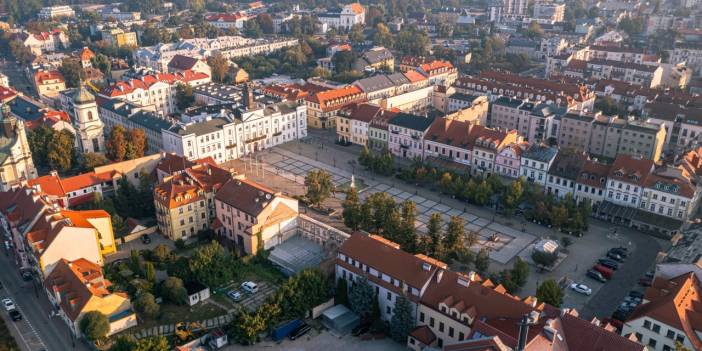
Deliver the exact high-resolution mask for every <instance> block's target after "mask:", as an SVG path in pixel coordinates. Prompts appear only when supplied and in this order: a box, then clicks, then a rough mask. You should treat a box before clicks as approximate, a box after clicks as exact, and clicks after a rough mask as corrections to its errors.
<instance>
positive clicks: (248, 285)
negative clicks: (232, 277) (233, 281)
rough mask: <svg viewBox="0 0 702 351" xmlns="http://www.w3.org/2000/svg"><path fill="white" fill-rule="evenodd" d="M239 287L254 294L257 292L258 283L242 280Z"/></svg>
mask: <svg viewBox="0 0 702 351" xmlns="http://www.w3.org/2000/svg"><path fill="white" fill-rule="evenodd" d="M241 288H242V289H243V290H244V291H245V292H247V293H249V294H255V293H257V292H258V285H256V283H254V282H243V283H241Z"/></svg>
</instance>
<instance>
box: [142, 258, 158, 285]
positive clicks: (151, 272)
mask: <svg viewBox="0 0 702 351" xmlns="http://www.w3.org/2000/svg"><path fill="white" fill-rule="evenodd" d="M144 278H146V280H148V281H149V282H151V283H155V282H156V269H155V268H154V264H153V263H151V262H146V263H145V264H144Z"/></svg>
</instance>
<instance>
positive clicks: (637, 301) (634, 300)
mask: <svg viewBox="0 0 702 351" xmlns="http://www.w3.org/2000/svg"><path fill="white" fill-rule="evenodd" d="M641 301H643V300H642V299H641V298H638V297H632V296H626V297H624V302H628V303H635V304H640V303H641Z"/></svg>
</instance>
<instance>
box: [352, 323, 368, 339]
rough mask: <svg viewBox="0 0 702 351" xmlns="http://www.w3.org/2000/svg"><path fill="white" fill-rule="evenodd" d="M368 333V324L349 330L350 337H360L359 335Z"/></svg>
mask: <svg viewBox="0 0 702 351" xmlns="http://www.w3.org/2000/svg"><path fill="white" fill-rule="evenodd" d="M368 331H370V325H369V324H359V325H357V326H356V327H355V328H353V329H352V330H351V335H353V336H360V335H363V334H365V333H367V332H368Z"/></svg>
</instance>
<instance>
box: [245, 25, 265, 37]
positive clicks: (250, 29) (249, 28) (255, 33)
mask: <svg viewBox="0 0 702 351" xmlns="http://www.w3.org/2000/svg"><path fill="white" fill-rule="evenodd" d="M244 35H246V36H247V37H249V38H254V39H255V38H260V37H261V36H262V35H263V30H261V27H260V26H259V25H258V22H256V21H246V22H244Z"/></svg>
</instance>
